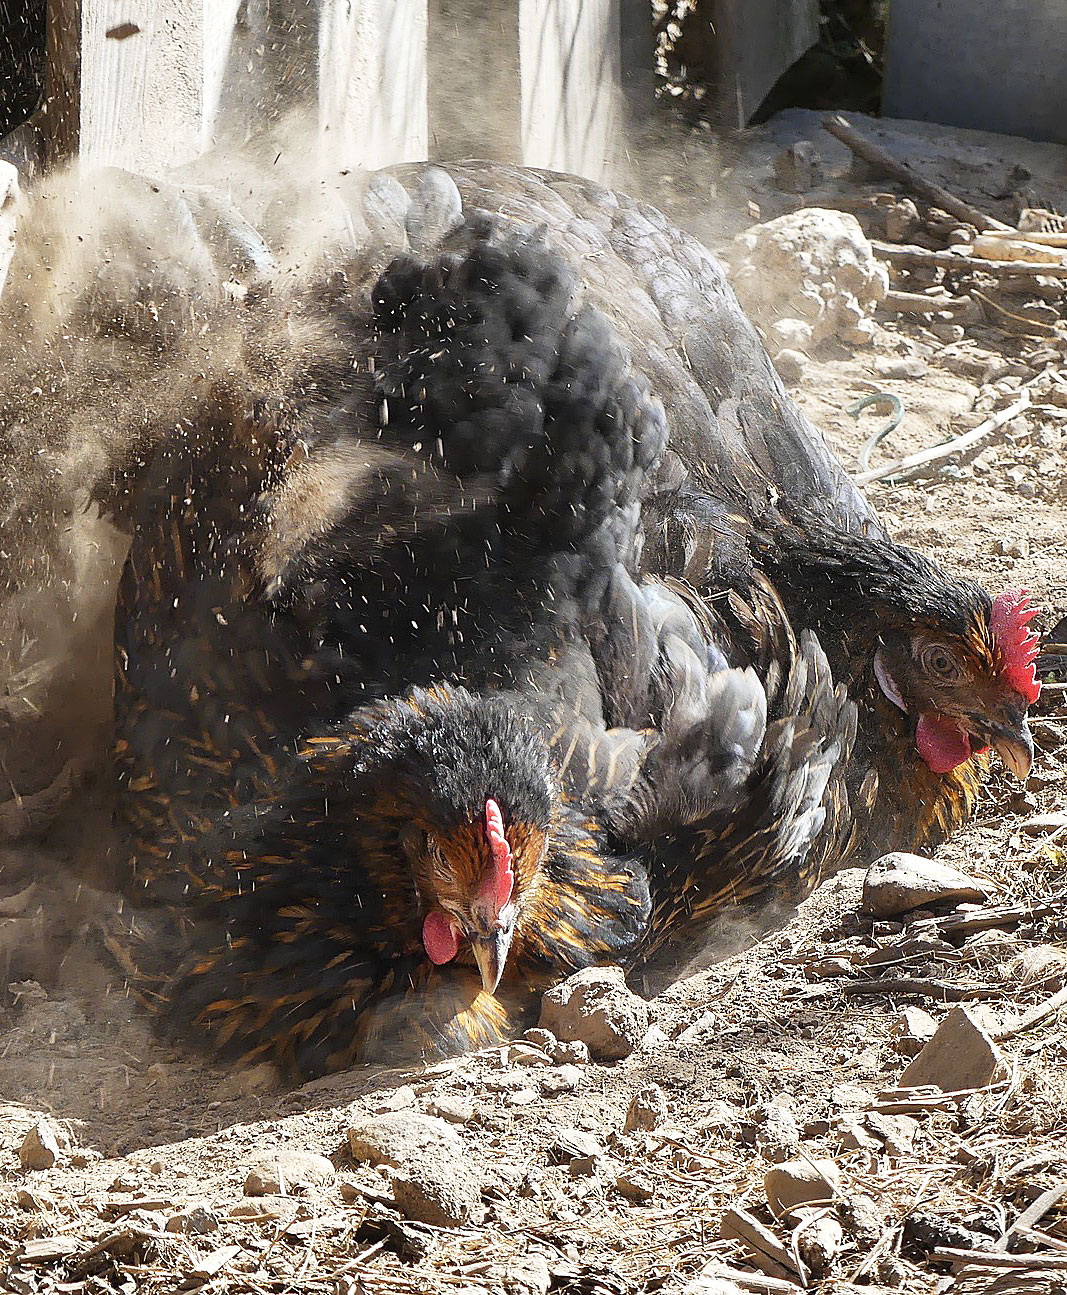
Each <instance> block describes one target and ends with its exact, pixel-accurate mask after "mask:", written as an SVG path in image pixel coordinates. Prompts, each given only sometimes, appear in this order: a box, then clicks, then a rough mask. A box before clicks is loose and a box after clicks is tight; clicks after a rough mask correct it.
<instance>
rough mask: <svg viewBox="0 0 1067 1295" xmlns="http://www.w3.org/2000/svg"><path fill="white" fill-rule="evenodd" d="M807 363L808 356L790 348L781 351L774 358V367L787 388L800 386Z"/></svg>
mask: <svg viewBox="0 0 1067 1295" xmlns="http://www.w3.org/2000/svg"><path fill="white" fill-rule="evenodd" d="M807 363H808V357H807V356H806V355H804V354H802V353H801V352H800V351H794V350H792V349H790V348H789V347H786V348H785V349H784V350H781V351H779V352H778V354H777V355H776V356H775V357H774V367H775V369H776V370H777V371H778V376H779V377H780V378H781V379H782V381H783V382H784V383H785V385H786V386H787V387H795V386H797V385H798V384H799V382H800V380H801V379H802V378H803V377H804V369H805V367H806V366H807Z"/></svg>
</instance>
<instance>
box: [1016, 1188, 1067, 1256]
mask: <svg viewBox="0 0 1067 1295" xmlns="http://www.w3.org/2000/svg"><path fill="white" fill-rule="evenodd" d="M1065 1196H1067V1182H1064V1181H1060V1182H1058V1183H1056V1184H1055V1186H1053V1187H1050V1188H1049V1189H1048V1191H1047V1192H1042V1193H1041V1195H1040V1196H1039V1197H1038V1198H1037V1200H1036V1201H1034V1202H1033V1204H1032V1205H1028V1206H1027V1207H1026V1209H1025V1210H1023V1212H1022V1213H1021V1214H1020V1215H1019V1217H1018V1218H1017V1219H1016V1220H1015V1222H1014V1223H1013V1224H1012V1225H1011V1227H1010V1228H1008V1230H1007V1232H1005V1233H1004V1244H1005V1245H1007V1243H1008V1241H1010V1240H1011V1238H1012V1237H1013V1236H1016V1235H1017V1234H1018V1233H1020V1232H1029V1231H1030V1230H1031V1229H1032V1228H1033V1226H1034V1224H1035V1223H1040V1222H1041V1220H1042V1219H1043V1218H1044V1217H1045V1215H1046V1214H1047V1213H1048V1212H1049V1210H1050V1209H1052V1207H1053V1206H1054V1205H1058V1204H1059V1203H1060V1201H1062V1200H1063V1198H1064V1197H1065Z"/></svg>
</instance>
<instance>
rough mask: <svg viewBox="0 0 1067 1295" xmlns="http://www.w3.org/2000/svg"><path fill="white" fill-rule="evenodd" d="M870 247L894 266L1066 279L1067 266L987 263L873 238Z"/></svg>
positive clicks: (972, 258)
mask: <svg viewBox="0 0 1067 1295" xmlns="http://www.w3.org/2000/svg"><path fill="white" fill-rule="evenodd" d="M871 246H872V247H873V248H874V250H875V252H877V254H878V255H879V256H882V257H885V259H886V260H887V261H889V262H890V264H892V265H903V266H905V267H907V266H909V265H940V266H943V267H944V268H945V269H946V270H981V271H982V273H983V274H992V275H1000V276H1005V275H1011V274H1015V275H1019V276H1025V277H1026V278H1031V279H1034V278H1037V277H1038V276H1039V275H1044V276H1046V277H1047V278H1050V279H1067V265H1046V264H1044V262H1041V263H1040V264H1039V263H1038V262H1036V261H987V260H986V259H985V258H984V257H982V256H963V255H961V254H960V253H958V252H931V251H930V250H929V248H926V247H916V246H915V245H914V244H913V243H883V242H881V241H880V240H878V239H872V240H871Z"/></svg>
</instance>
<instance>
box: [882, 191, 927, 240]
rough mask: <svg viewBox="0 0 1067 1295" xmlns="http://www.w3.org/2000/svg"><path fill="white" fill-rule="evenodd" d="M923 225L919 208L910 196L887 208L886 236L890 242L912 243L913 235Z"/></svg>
mask: <svg viewBox="0 0 1067 1295" xmlns="http://www.w3.org/2000/svg"><path fill="white" fill-rule="evenodd" d="M921 226H922V217H921V216H920V215H919V208H918V207H916V205H915V203H914V202H912V200H911V199H910V198H901V199H900V201H899V202H894V203H893V205H892V206H891V207H887V208H886V213H885V236H886V240H887V241H888V242H890V243H910V242H911V236H912V235H913V234H914V233H916V231H917V230H918V229H919V228H920V227H921Z"/></svg>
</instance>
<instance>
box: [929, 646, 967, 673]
mask: <svg viewBox="0 0 1067 1295" xmlns="http://www.w3.org/2000/svg"><path fill="white" fill-rule="evenodd" d="M922 664H923V669H924V670H926V671H927V672H928V673H929V674H932V675H935V676H936V677H937V678H938V679H958V678H959V674H960V668H959V666H958V665H957V664H956V658H955V657H954V656H953V655H952V653H951V652H950V651H949V650H948V648H945V647H941V646H940V645H939V644H934V646H933V647H928V648H927V649H926V650H925V651H924V652H923V654H922Z"/></svg>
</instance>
